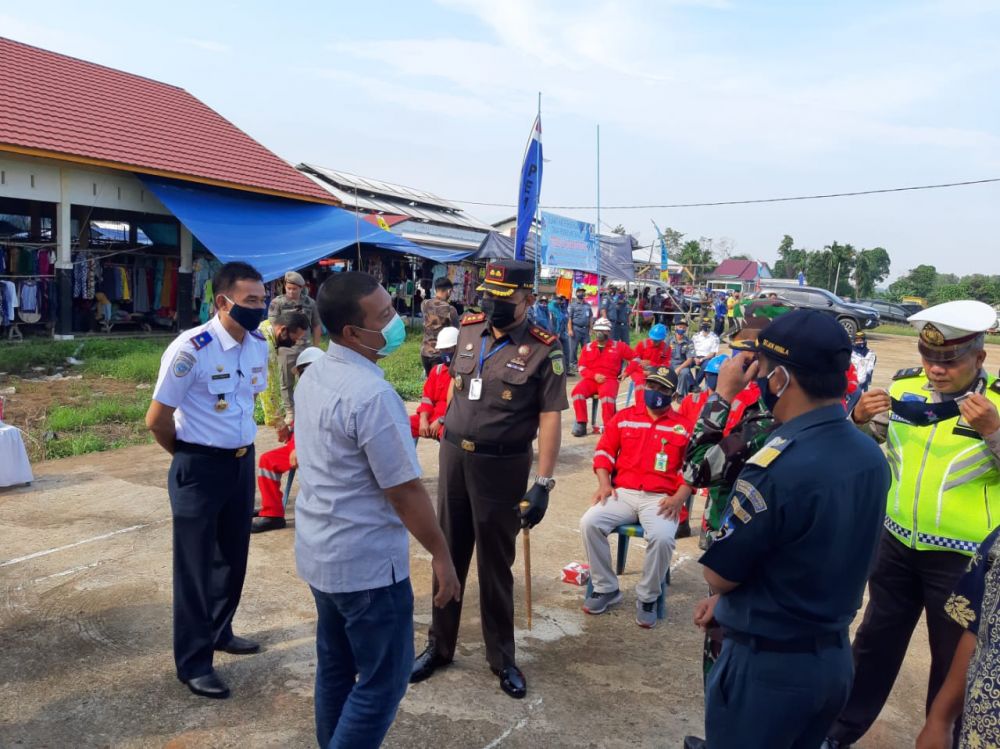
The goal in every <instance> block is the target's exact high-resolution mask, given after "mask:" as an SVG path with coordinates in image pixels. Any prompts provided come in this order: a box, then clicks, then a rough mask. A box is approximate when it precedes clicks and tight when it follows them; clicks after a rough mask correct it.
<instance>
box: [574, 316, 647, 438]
mask: <svg viewBox="0 0 1000 749" xmlns="http://www.w3.org/2000/svg"><path fill="white" fill-rule="evenodd" d="M611 332H612V325H611V321H610V320H608V319H607V318H606V317H602V318H599V319H598V320H597V321H596V322H595V323H594V340H593V341H591V342H590V343H588V344H587V345H586V346H584V347H583V351H581V352H580V381H579V382H578V383H577V384H576V387H574V388H573V410H574V411H575V412H576V425H575V426H574V427H573V436H574V437H583V436H584V435H586V434H587V399H588V398H591V397H592V396H594V395H596V396H598V398H600V400H601V414H602V416H603V417H604V423H605V425H606V424H607V423H608V422H609V421H611V419H612V417H613V416H614V415H615V411H616V410H617V406H616V404H615V401H616V399H617V398H618V381H619V378H620V377H621V376H622V364H624V363H625V362H626V361H631V360H632V359H634V358H635V353H634V352H633V351H632V349H630V348H629V347H628V345H627V344H624V343H622V342H621V341H612V340H611Z"/></svg>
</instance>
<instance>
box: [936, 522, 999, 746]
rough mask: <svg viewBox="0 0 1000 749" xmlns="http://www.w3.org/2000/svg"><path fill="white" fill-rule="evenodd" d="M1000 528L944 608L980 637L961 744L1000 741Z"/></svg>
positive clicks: (969, 679)
mask: <svg viewBox="0 0 1000 749" xmlns="http://www.w3.org/2000/svg"><path fill="white" fill-rule="evenodd" d="M998 537H1000V528H997V529H996V530H994V531H993V532H992V533H990V535H988V536H987V537H986V540H985V541H983V542H982V544H980V546H979V551H977V552H976V554H975V555H974V556H973V557H972V559H971V560H969V568H968V570H967V571H966V573H965V574H964V575H963V576H962V579H961V580H959V581H958V585H957V586H956V587H955V592H954V593H952V594H951V597H949V598H948V601H947V603H945V605H944V608H945V611H946V612H947V613H948V615H949V616H950V617H951V618H952V619H954V620H955V621H956V622H958V623H959V624H960V625H962V626H963V627H965V629H967V630H969V632H971V633H972V634H974V635H975V636H976V639H977V641H978V642H977V645H976V652H975V654H974V655H973V656H972V660H971V661H970V662H969V672H968V674H967V677H966V690H965V712H964V714H963V717H962V736H961V739H960V741H959V744H958V745H959V746H983V747H985V746H997V745H998V744H1000V705H998V704H997V700H996V691H995V690H996V686H995V685H996V684H997V682H998V680H1000V560H998V556H1000V547H998V546H997V545H996V541H997V538H998Z"/></svg>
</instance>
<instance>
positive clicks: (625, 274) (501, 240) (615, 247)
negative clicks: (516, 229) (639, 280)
mask: <svg viewBox="0 0 1000 749" xmlns="http://www.w3.org/2000/svg"><path fill="white" fill-rule="evenodd" d="M524 252H525V259H526V260H528V261H529V262H534V260H535V235H534V234H531V235H529V237H528V241H527V242H526V243H525V245H524ZM513 258H514V240H513V239H512V238H511V237H505V236H504V235H503V234H500V233H499V232H495V231H491V232H490V233H489V234H487V235H486V237H484V238H483V241H482V242H481V243H480V244H479V249H478V250H476V252H475V254H474V255H473V259H474V260H502V259H507V260H511V259H513ZM601 275H602V276H604V277H606V278H608V279H609V280H619V281H631V280H633V279H634V278H635V266H634V265H633V264H632V238H631V237H630V236H619V235H617V234H611V235H610V236H609V235H605V234H602V235H601Z"/></svg>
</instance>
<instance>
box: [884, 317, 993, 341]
mask: <svg viewBox="0 0 1000 749" xmlns="http://www.w3.org/2000/svg"><path fill="white" fill-rule="evenodd" d="M872 332H873V333H875V334H876V335H877V334H879V333H883V334H885V335H898V336H905V337H906V338H916V337H917V336H918V335H920V333H919V332H918V331H917V329H916V328H914V327H913V326H912V325H895V324H893V323H882V324H880V325H879V326H878V327H877V328H875V330H873V331H872ZM986 342H987V343H992V344H995V345H997V346H1000V335H988V336H986Z"/></svg>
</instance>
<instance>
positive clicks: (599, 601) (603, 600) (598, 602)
mask: <svg viewBox="0 0 1000 749" xmlns="http://www.w3.org/2000/svg"><path fill="white" fill-rule="evenodd" d="M621 602H622V592H621V591H620V590H616V591H614V592H613V593H598V592H597V591H596V590H595V591H594V592H593V593H591V594H590V595H589V596H587V597H586V598H584V599H583V610H584V611H585V612H587V613H588V614H603V613H604V612H605V611H607V610H608V608H609V607H611V606H614V605H615V604H616V603H621Z"/></svg>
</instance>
